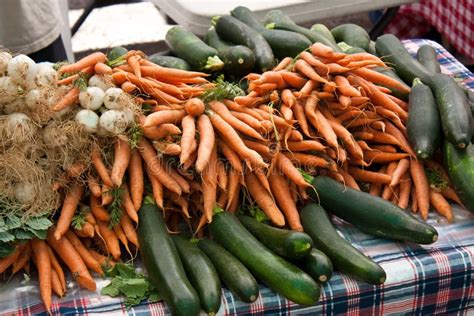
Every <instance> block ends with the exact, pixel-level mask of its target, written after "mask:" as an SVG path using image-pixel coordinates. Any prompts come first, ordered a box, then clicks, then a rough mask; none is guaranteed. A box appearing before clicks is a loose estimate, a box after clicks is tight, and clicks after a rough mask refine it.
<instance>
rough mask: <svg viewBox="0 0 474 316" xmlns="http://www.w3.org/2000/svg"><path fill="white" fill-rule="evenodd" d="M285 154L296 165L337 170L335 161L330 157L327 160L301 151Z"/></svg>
mask: <svg viewBox="0 0 474 316" xmlns="http://www.w3.org/2000/svg"><path fill="white" fill-rule="evenodd" d="M284 155H285V156H286V157H287V158H289V159H290V160H291V161H293V163H295V164H296V166H303V167H308V168H327V169H330V170H333V171H337V168H336V165H335V163H334V162H333V161H332V160H330V159H329V160H326V159H324V158H321V157H318V156H315V155H309V154H303V153H299V152H294V153H286V154H284Z"/></svg>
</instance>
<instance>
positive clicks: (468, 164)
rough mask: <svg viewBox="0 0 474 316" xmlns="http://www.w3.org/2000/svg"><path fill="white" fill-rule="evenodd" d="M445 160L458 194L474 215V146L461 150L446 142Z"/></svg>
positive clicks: (444, 147) (444, 148) (444, 149)
mask: <svg viewBox="0 0 474 316" xmlns="http://www.w3.org/2000/svg"><path fill="white" fill-rule="evenodd" d="M443 158H444V159H443V162H444V165H445V168H446V170H447V171H448V175H449V179H450V180H451V183H452V184H453V186H454V188H455V190H456V193H457V194H458V195H459V198H460V199H461V201H462V202H463V204H464V205H465V206H466V208H467V209H468V210H469V211H471V212H473V213H474V186H473V183H474V145H473V144H470V145H469V146H468V147H467V148H466V149H459V148H456V147H455V146H453V145H452V144H451V143H450V142H447V141H444V146H443Z"/></svg>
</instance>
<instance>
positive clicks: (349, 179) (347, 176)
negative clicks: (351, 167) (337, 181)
mask: <svg viewBox="0 0 474 316" xmlns="http://www.w3.org/2000/svg"><path fill="white" fill-rule="evenodd" d="M338 171H339V173H340V174H341V176H342V177H343V178H344V184H345V185H347V186H348V187H350V188H353V189H354V190H357V191H360V187H359V185H358V184H357V182H356V180H355V179H354V178H353V177H352V175H351V174H350V173H349V172H346V171H345V170H344V169H342V168H340V167H338Z"/></svg>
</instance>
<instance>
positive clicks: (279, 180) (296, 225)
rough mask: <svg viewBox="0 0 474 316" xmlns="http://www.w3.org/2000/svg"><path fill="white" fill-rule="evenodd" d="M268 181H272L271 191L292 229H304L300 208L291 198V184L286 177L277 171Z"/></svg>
mask: <svg viewBox="0 0 474 316" xmlns="http://www.w3.org/2000/svg"><path fill="white" fill-rule="evenodd" d="M273 171H275V170H273ZM268 181H269V182H270V187H271V192H272V193H273V196H274V197H275V200H276V202H277V204H278V206H279V207H280V209H281V211H282V212H283V214H284V215H285V218H286V220H287V222H288V226H289V227H290V229H292V230H296V231H303V226H302V225H301V221H300V216H299V213H298V209H297V208H296V204H295V201H294V200H293V199H292V198H291V192H290V186H289V184H288V181H287V180H286V178H285V177H284V176H282V175H281V174H280V173H279V172H278V171H276V172H271V173H270V175H269V177H268Z"/></svg>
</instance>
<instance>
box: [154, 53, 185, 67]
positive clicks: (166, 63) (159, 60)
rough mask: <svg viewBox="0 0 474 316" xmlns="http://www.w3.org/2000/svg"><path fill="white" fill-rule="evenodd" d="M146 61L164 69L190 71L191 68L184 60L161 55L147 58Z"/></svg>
mask: <svg viewBox="0 0 474 316" xmlns="http://www.w3.org/2000/svg"><path fill="white" fill-rule="evenodd" d="M148 60H149V61H151V62H152V63H154V64H157V65H160V66H162V67H166V68H174V69H181V70H191V66H190V65H189V64H188V62H187V61H186V60H184V59H181V58H178V57H174V56H163V55H157V54H154V55H151V56H149V57H148Z"/></svg>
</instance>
